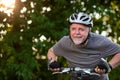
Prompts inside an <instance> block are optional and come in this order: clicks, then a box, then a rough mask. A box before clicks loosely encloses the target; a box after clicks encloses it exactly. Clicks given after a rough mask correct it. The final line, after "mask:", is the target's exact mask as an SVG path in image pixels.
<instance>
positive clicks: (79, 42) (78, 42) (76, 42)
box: [73, 41, 82, 45]
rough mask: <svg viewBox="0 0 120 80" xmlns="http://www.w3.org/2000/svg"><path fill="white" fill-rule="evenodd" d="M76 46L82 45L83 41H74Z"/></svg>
mask: <svg viewBox="0 0 120 80" xmlns="http://www.w3.org/2000/svg"><path fill="white" fill-rule="evenodd" d="M73 42H74V44H75V45H80V44H81V43H82V41H73Z"/></svg>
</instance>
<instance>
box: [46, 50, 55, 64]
mask: <svg viewBox="0 0 120 80" xmlns="http://www.w3.org/2000/svg"><path fill="white" fill-rule="evenodd" d="M47 58H48V60H49V61H50V63H51V62H54V61H57V56H56V55H55V53H54V51H53V48H50V49H49V50H48V53H47Z"/></svg>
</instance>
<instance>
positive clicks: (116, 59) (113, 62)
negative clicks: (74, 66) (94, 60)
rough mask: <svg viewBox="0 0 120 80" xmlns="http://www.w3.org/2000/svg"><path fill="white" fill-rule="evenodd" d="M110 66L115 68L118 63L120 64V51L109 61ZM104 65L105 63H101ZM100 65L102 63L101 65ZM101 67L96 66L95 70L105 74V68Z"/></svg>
mask: <svg viewBox="0 0 120 80" xmlns="http://www.w3.org/2000/svg"><path fill="white" fill-rule="evenodd" d="M108 64H109V68H111V69H113V68H115V67H117V66H118V65H120V53H117V54H115V55H114V56H113V57H112V59H111V60H110V61H109V63H108ZM101 66H102V67H103V65H101ZM99 67H100V65H99ZM99 67H96V68H95V72H97V73H100V74H104V73H106V70H105V69H100V68H99Z"/></svg>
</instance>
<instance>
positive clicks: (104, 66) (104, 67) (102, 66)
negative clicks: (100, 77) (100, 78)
mask: <svg viewBox="0 0 120 80" xmlns="http://www.w3.org/2000/svg"><path fill="white" fill-rule="evenodd" d="M111 70H112V66H111V65H110V64H109V63H108V62H107V61H106V60H105V59H104V58H101V62H100V63H99V64H98V65H97V66H96V67H95V72H97V73H99V74H105V73H109V72H110V71H111Z"/></svg>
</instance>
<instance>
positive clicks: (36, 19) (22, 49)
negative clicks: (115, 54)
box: [0, 0, 120, 80]
mask: <svg viewBox="0 0 120 80" xmlns="http://www.w3.org/2000/svg"><path fill="white" fill-rule="evenodd" d="M23 7H24V8H26V11H24V12H21V10H23ZM79 11H83V12H87V13H91V15H92V16H93V19H94V27H93V28H92V31H93V32H96V33H99V34H102V33H103V31H105V32H106V35H105V36H107V37H110V38H111V40H113V41H115V42H116V43H120V27H119V26H120V20H119V19H120V2H119V1H117V0H104V1H103V0H26V1H25V2H22V1H21V0H16V5H15V9H14V11H13V13H14V14H12V15H11V16H7V15H6V14H5V13H4V12H0V31H6V32H7V33H6V34H3V33H1V32H0V35H1V36H0V80H60V79H61V80H68V78H69V75H68V74H66V75H56V76H54V75H52V74H51V71H48V70H47V58H46V54H47V51H48V49H49V48H50V47H51V46H52V45H53V44H55V43H56V42H57V41H58V40H59V39H60V38H61V37H62V36H64V35H68V34H69V30H68V27H69V23H68V22H67V19H68V17H69V16H70V14H72V13H73V12H79ZM97 15H99V16H97ZM96 16H97V17H96ZM42 36H44V37H45V39H42V38H41V37H42ZM60 59H62V60H61V61H60V62H61V64H62V65H64V66H67V64H66V62H65V60H64V59H63V58H60ZM119 70H120V68H119V67H117V68H116V69H114V70H113V71H112V72H111V73H110V80H119V75H118V74H117V73H118V72H119Z"/></svg>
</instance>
